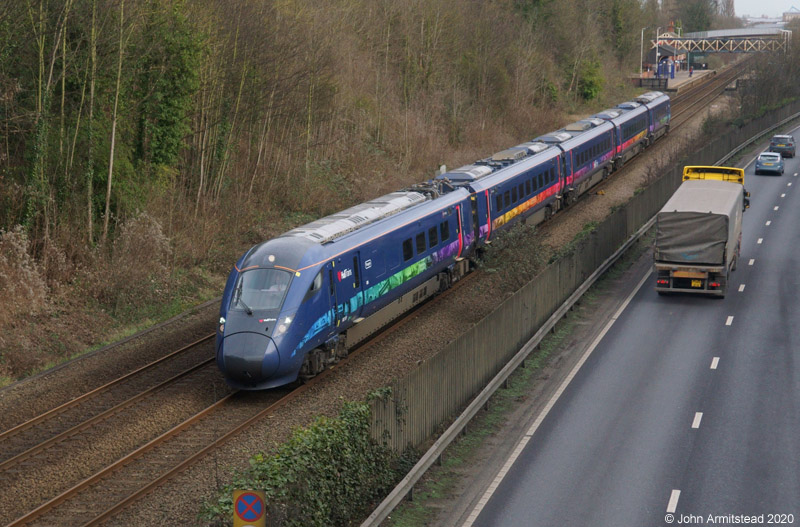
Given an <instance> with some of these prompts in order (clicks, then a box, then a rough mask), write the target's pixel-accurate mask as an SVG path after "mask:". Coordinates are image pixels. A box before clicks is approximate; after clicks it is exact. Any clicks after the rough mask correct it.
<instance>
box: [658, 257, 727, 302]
mask: <svg viewBox="0 0 800 527" xmlns="http://www.w3.org/2000/svg"><path fill="white" fill-rule="evenodd" d="M655 271H656V291H658V293H659V294H665V293H700V294H705V295H711V296H719V297H724V296H725V293H727V290H728V272H727V269H726V268H725V267H706V268H685V267H674V266H669V265H659V264H656V266H655Z"/></svg>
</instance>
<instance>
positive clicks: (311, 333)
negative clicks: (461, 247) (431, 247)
mask: <svg viewBox="0 0 800 527" xmlns="http://www.w3.org/2000/svg"><path fill="white" fill-rule="evenodd" d="M465 238H471V237H470V236H469V235H468V236H465ZM466 241H467V243H469V240H466ZM457 252H458V239H456V240H455V241H454V242H452V243H449V244H448V245H445V246H444V247H443V248H442V250H440V251H437V252H435V253H433V254H431V255H430V256H426V257H425V258H423V259H422V260H420V261H418V262H415V263H413V264H411V265H409V266H408V267H405V268H403V269H401V270H400V271H398V272H396V273H394V274H393V275H391V276H389V277H388V278H387V279H385V280H382V281H380V282H378V283H377V284H375V285H373V286H371V287H369V288H367V289H366V290H364V291H363V292H361V291H359V292H358V293H356V295H355V296H353V297H351V298H350V299H349V300H346V301H345V302H344V303H342V304H339V305H338V306H337V307H336V309H337V310H338V311H339V315H340V318H341V322H346V321H347V320H349V319H351V318H353V315H352V314H353V313H357V312H358V311H359V308H361V307H362V306H364V305H366V304H369V303H370V302H374V301H375V300H377V299H378V298H380V297H382V296H383V295H385V294H387V293H389V291H391V290H393V289H395V288H397V287H399V286H401V285H403V284H404V283H406V282H408V281H409V280H411V279H413V278H416V277H417V276H419V275H420V274H422V273H424V272H425V271H427V270H428V269H429V268H431V267H433V265H434V264H435V263H436V262H439V261H442V260H445V259H447V258H450V257H452V256H454V255H455V254H456V253H457ZM334 315H335V313H334V310H333V309H329V310H328V311H326V312H325V314H324V315H322V316H321V317H320V318H318V319H317V321H316V322H314V324H312V325H311V327H310V328H309V329H308V331H307V332H306V334H305V336H304V337H303V338H302V340H301V341H300V342H299V343H298V345H297V347H296V348H295V349H294V351H292V357H294V356H295V355H296V354H297V352H298V351H299V350H300V349H302V348H303V346H305V344H306V343H307V342H308V341H309V340H311V339H312V338H314V337H315V336H317V335H318V334H319V333H321V332H322V331H324V330H325V329H326V328H328V327H330V326H331V325H333V324H334V320H335V316H334Z"/></svg>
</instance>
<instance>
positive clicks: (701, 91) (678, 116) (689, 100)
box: [670, 57, 753, 129]
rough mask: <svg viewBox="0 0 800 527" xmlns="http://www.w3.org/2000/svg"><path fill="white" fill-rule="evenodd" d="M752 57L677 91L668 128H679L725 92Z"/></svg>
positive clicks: (747, 65) (746, 67) (745, 68)
mask: <svg viewBox="0 0 800 527" xmlns="http://www.w3.org/2000/svg"><path fill="white" fill-rule="evenodd" d="M752 60H753V58H752V57H748V58H746V59H744V60H742V61H740V62H738V63H737V64H734V65H732V66H731V67H729V68H727V69H725V70H723V71H722V73H720V74H719V75H715V76H714V77H713V78H712V79H710V80H708V81H706V82H702V83H698V84H697V85H696V86H692V87H690V88H688V89H687V90H686V91H684V92H682V93H678V94H677V95H676V96H675V97H674V98H673V102H672V108H673V111H672V121H671V124H670V129H675V128H679V127H680V126H682V125H683V124H684V123H686V122H687V121H688V120H689V119H691V118H692V117H694V115H695V113H696V112H697V111H698V110H699V109H700V108H703V107H704V106H707V105H708V104H710V103H711V102H712V101H713V100H714V99H716V98H717V97H719V96H720V95H722V94H723V93H724V92H725V88H726V87H727V86H728V85H729V84H730V83H731V82H733V81H734V80H736V79H737V78H739V77H740V76H741V75H743V74H744V73H746V72H747V70H748V69H749V67H750V64H751V62H752Z"/></svg>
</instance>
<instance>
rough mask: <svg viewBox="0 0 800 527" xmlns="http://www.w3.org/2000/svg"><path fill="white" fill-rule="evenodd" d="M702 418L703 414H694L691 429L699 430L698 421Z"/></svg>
mask: <svg viewBox="0 0 800 527" xmlns="http://www.w3.org/2000/svg"><path fill="white" fill-rule="evenodd" d="M702 418H703V412H695V414H694V421H692V428H700V420H701V419H702Z"/></svg>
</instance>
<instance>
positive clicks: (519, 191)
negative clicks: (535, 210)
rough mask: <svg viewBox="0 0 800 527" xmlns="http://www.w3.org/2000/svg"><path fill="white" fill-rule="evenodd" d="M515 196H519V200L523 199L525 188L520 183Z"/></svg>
mask: <svg viewBox="0 0 800 527" xmlns="http://www.w3.org/2000/svg"><path fill="white" fill-rule="evenodd" d="M517 194H519V199H522V198H524V197H525V186H524V185H523V184H522V183H520V184H519V190H518V191H517Z"/></svg>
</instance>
